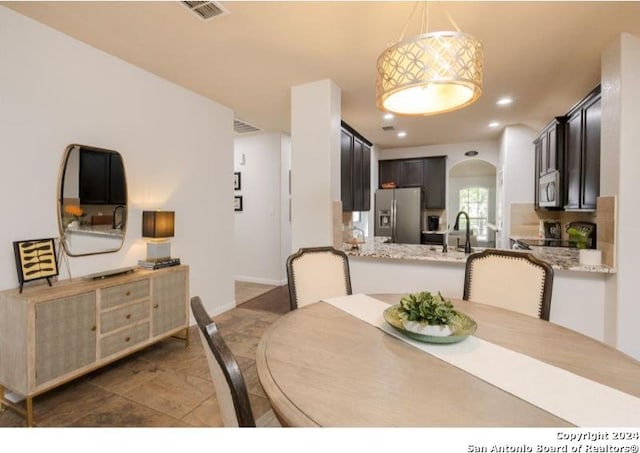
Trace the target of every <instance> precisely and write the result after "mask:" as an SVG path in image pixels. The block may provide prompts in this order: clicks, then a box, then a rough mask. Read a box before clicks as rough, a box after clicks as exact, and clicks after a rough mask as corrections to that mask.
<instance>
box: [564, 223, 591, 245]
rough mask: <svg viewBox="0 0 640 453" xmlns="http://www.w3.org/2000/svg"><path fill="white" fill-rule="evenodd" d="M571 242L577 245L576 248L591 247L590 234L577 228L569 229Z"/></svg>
mask: <svg viewBox="0 0 640 453" xmlns="http://www.w3.org/2000/svg"><path fill="white" fill-rule="evenodd" d="M567 234H569V241H571V242H575V243H576V248H578V249H586V248H588V246H589V232H588V231H586V230H582V229H579V228H576V227H571V228H567Z"/></svg>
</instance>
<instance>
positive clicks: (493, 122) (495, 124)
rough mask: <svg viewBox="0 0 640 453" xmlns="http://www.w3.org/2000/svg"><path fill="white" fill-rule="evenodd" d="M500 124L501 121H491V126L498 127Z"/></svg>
mask: <svg viewBox="0 0 640 453" xmlns="http://www.w3.org/2000/svg"><path fill="white" fill-rule="evenodd" d="M498 126H500V123H498V122H497V121H492V122H490V123H489V127H498Z"/></svg>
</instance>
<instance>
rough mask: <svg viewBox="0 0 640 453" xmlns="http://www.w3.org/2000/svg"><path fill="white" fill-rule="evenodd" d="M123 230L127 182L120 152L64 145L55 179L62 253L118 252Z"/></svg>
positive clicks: (75, 254)
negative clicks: (58, 171) (64, 148)
mask: <svg viewBox="0 0 640 453" xmlns="http://www.w3.org/2000/svg"><path fill="white" fill-rule="evenodd" d="M126 227H127V181H126V178H125V171H124V163H123V162H122V156H121V155H120V153H118V152H116V151H111V150H108V149H101V148H95V147H92V146H85V145H76V144H73V145H69V146H67V149H66V150H65V153H64V157H63V159H62V165H61V167H60V177H59V180H58V228H59V229H60V237H61V243H62V246H63V247H64V250H65V252H66V253H67V254H68V255H69V256H83V255H93V254H97V253H110V252H117V251H118V250H120V248H121V247H122V244H123V242H124V235H125V232H126Z"/></svg>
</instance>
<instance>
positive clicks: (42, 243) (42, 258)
mask: <svg viewBox="0 0 640 453" xmlns="http://www.w3.org/2000/svg"><path fill="white" fill-rule="evenodd" d="M13 251H14V254H15V257H16V269H17V271H18V281H19V283H20V292H22V287H23V285H24V283H25V282H30V281H32V280H38V279H41V278H46V279H47V283H49V286H51V280H49V278H50V277H55V276H56V275H58V258H57V257H56V246H55V243H54V241H53V238H51V239H33V240H30V241H16V242H14V243H13Z"/></svg>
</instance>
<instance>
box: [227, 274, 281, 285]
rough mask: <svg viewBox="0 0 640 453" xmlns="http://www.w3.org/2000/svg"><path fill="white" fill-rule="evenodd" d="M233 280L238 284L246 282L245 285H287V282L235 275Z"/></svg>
mask: <svg viewBox="0 0 640 453" xmlns="http://www.w3.org/2000/svg"><path fill="white" fill-rule="evenodd" d="M235 280H237V281H239V282H247V283H260V284H262V285H275V286H282V285H286V284H287V280H286V279H284V280H272V279H269V278H256V277H247V276H245V275H236V276H235Z"/></svg>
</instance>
